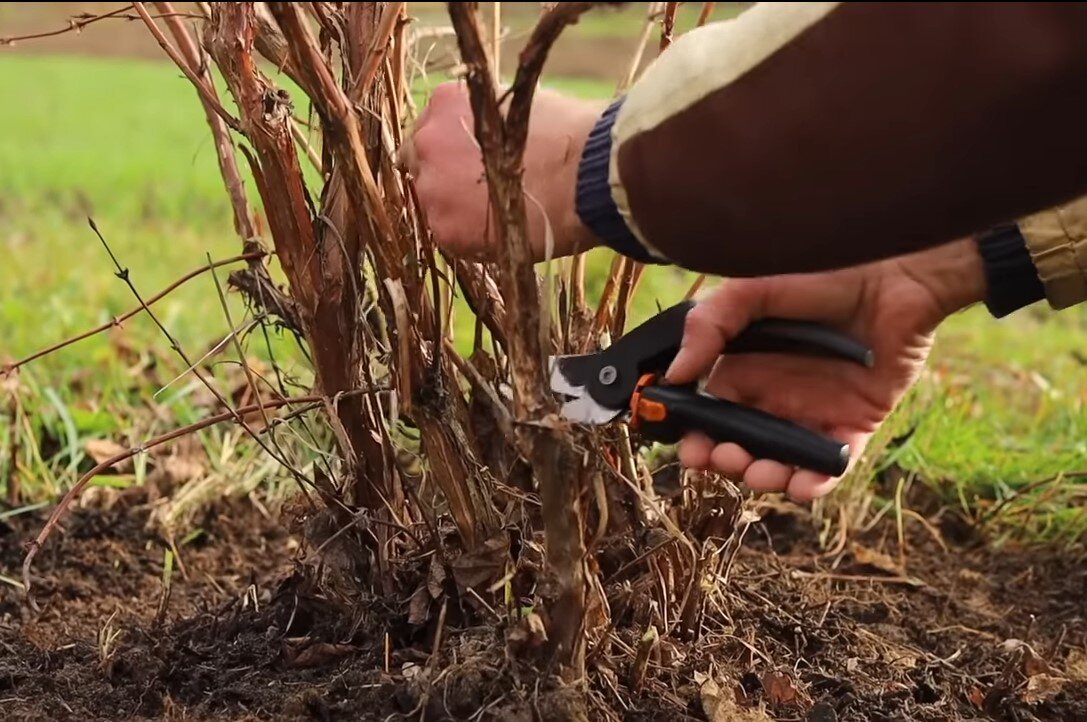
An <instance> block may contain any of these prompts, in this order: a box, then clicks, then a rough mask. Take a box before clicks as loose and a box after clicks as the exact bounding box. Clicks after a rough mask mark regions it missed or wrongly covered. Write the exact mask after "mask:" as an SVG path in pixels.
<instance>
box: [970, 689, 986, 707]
mask: <svg viewBox="0 0 1087 722" xmlns="http://www.w3.org/2000/svg"><path fill="white" fill-rule="evenodd" d="M966 698H967V699H968V700H970V704H972V705H974V706H975V707H977V708H978V709H982V708H983V707H985V693H984V692H982V691H981V687H971V688H970V691H969V692H967V693H966Z"/></svg>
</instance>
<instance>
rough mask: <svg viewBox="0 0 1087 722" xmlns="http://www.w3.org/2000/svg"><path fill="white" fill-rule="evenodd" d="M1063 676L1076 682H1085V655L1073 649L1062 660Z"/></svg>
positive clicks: (1086, 667)
mask: <svg viewBox="0 0 1087 722" xmlns="http://www.w3.org/2000/svg"><path fill="white" fill-rule="evenodd" d="M1064 676H1066V677H1068V678H1069V679H1072V680H1075V681H1077V682H1084V681H1087V654H1084V653H1083V651H1082V650H1080V649H1078V648H1077V649H1073V650H1072V651H1071V652H1069V653H1068V658H1067V659H1066V660H1064Z"/></svg>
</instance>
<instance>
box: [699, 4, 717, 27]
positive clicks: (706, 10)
mask: <svg viewBox="0 0 1087 722" xmlns="http://www.w3.org/2000/svg"><path fill="white" fill-rule="evenodd" d="M716 7H717V3H702V11H701V12H700V13H698V24H697V27H702V26H703V25H705V24H706V21H708V20H709V19H710V15H713V11H714V9H715V8H716Z"/></svg>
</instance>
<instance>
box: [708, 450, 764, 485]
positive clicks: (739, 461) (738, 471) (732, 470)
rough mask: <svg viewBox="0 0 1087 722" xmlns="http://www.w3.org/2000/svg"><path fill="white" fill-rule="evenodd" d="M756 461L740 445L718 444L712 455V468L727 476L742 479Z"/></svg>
mask: <svg viewBox="0 0 1087 722" xmlns="http://www.w3.org/2000/svg"><path fill="white" fill-rule="evenodd" d="M752 461H754V459H753V458H752V457H751V454H749V453H747V451H745V450H744V449H743V448H742V447H741V446H739V445H738V444H732V443H728V444H718V445H717V446H715V447H713V451H712V452H711V453H710V466H711V467H712V468H713V469H714V471H716V472H718V473H720V474H724V475H725V476H729V477H733V478H740V477H742V476H743V474H744V472H745V471H746V470H747V467H749V466H751V462H752Z"/></svg>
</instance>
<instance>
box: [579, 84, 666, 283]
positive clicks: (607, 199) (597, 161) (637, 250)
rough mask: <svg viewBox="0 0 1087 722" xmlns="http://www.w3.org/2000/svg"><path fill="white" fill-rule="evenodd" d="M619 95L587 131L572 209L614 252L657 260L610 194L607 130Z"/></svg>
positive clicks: (619, 101) (653, 261)
mask: <svg viewBox="0 0 1087 722" xmlns="http://www.w3.org/2000/svg"><path fill="white" fill-rule="evenodd" d="M622 106H623V99H622V98H620V99H619V100H617V101H615V102H614V103H612V104H611V105H610V106H609V107H608V109H607V110H605V111H604V113H603V115H601V116H600V120H598V121H597V122H596V126H595V127H594V128H593V130H592V132H591V133H589V138H588V141H587V142H586V143H585V150H584V151H582V154H581V162H580V163H579V165H578V176H577V197H576V209H577V214H578V216H579V217H580V218H581V222H582V223H584V224H585V226H586V227H587V228H588V229H589V230H591V231H592V232H593V234H594V235H595V236H596V237H597V238H599V239H600V241H601V243H603V244H604V245H606V246H608V247H609V248H611V249H612V250H614V251H615V252H616V253H619V254H622V255H624V256H627V257H628V258H633V259H634V260H636V261H640V262H641V263H660V260H658V259H657V258H655V257H654V256H652V255H651V254H650V253H649V252H648V251H647V250H646V249H645V247H644V246H642V244H641V242H639V241H638V239H637V237H636V236H635V235H634V234H633V233H632V232H631V230H630V228H629V227H628V226H627V224H626V222H625V221H624V220H623V217H622V215H620V213H619V209H618V208H617V207H616V205H615V200H614V199H613V198H612V195H611V183H610V179H609V174H608V171H609V166H610V163H611V131H612V126H614V125H615V117H616V116H617V115H618V114H619V109H620V108H621V107H622Z"/></svg>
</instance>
